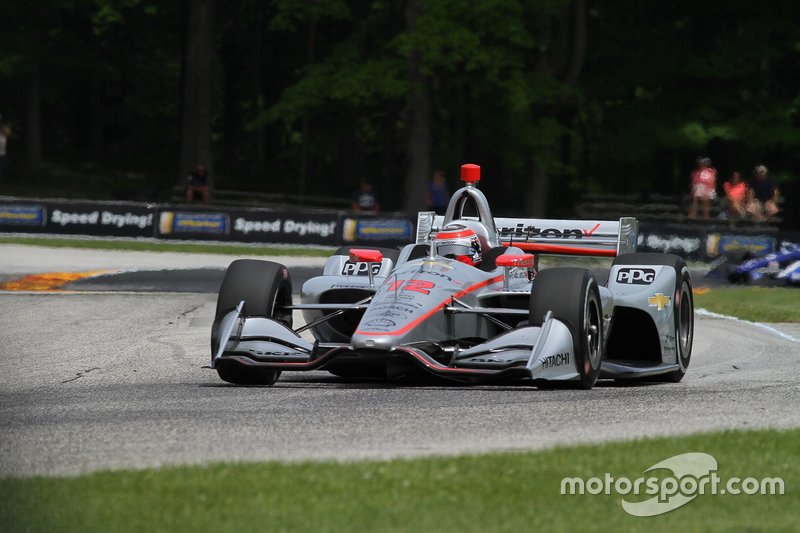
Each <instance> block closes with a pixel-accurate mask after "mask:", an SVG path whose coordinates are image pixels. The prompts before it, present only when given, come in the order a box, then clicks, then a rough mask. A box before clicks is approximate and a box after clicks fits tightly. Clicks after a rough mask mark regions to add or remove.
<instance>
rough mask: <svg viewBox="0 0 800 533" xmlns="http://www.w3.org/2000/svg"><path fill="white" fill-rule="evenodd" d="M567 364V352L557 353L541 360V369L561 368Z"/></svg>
mask: <svg viewBox="0 0 800 533" xmlns="http://www.w3.org/2000/svg"><path fill="white" fill-rule="evenodd" d="M568 364H569V352H565V353H557V354H555V355H548V356H547V357H545V358H543V359H542V368H550V367H553V366H562V365H568Z"/></svg>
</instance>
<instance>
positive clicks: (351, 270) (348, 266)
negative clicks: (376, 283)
mask: <svg viewBox="0 0 800 533" xmlns="http://www.w3.org/2000/svg"><path fill="white" fill-rule="evenodd" d="M370 264H371V265H372V274H373V275H378V272H380V271H381V266H382V263H364V262H358V263H354V262H352V261H347V262H345V264H344V266H343V267H342V275H344V276H367V275H369V265H370Z"/></svg>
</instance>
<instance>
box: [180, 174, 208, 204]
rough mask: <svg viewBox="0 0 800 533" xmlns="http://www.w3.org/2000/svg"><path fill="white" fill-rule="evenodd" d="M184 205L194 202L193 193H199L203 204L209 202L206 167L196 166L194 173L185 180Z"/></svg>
mask: <svg viewBox="0 0 800 533" xmlns="http://www.w3.org/2000/svg"><path fill="white" fill-rule="evenodd" d="M186 181H187V184H186V203H187V204H190V203H192V201H193V200H194V195H195V193H200V196H201V197H202V199H203V203H204V204H207V203H209V202H210V199H211V194H210V190H209V186H208V173H207V172H206V167H205V166H203V165H197V167H196V168H195V169H194V171H193V172H192V173H191V174H189V177H188V178H186Z"/></svg>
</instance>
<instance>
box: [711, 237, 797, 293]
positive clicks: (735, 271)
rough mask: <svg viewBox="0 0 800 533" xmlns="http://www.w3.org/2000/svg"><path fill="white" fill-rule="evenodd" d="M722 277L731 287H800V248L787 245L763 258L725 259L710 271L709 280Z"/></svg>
mask: <svg viewBox="0 0 800 533" xmlns="http://www.w3.org/2000/svg"><path fill="white" fill-rule="evenodd" d="M731 263H734V264H731ZM735 263H739V264H735ZM719 275H722V276H724V277H726V278H727V279H728V281H730V282H731V283H752V284H757V285H764V286H783V285H798V286H800V246H798V245H796V244H787V245H786V246H783V247H782V249H781V250H780V251H778V252H775V253H771V254H767V255H764V256H761V257H753V256H752V255H745V256H742V257H738V258H736V257H723V258H721V259H720V260H719V261H718V262H717V263H716V264H715V265H712V268H711V270H710V271H709V277H715V276H719Z"/></svg>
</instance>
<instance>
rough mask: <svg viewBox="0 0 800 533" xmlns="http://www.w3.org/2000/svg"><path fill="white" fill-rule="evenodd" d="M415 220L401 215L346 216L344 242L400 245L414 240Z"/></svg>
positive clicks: (343, 230) (343, 231) (343, 229)
mask: <svg viewBox="0 0 800 533" xmlns="http://www.w3.org/2000/svg"><path fill="white" fill-rule="evenodd" d="M414 237H415V233H414V221H412V220H411V219H408V218H401V217H367V216H364V217H356V216H351V217H346V218H345V219H344V221H343V222H342V242H343V243H344V244H371V245H376V246H400V245H404V244H410V243H411V242H413V241H414Z"/></svg>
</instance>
